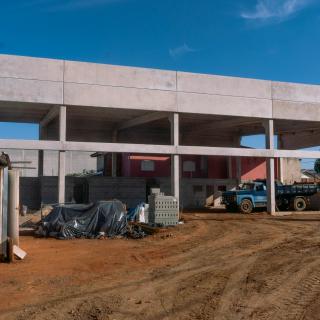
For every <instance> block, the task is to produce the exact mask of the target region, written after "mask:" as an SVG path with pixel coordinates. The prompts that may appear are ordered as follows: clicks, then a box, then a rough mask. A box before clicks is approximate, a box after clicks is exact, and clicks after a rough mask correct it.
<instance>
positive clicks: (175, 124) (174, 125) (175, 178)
mask: <svg viewBox="0 0 320 320" xmlns="http://www.w3.org/2000/svg"><path fill="white" fill-rule="evenodd" d="M170 125H171V144H172V145H174V146H178V145H179V114H178V113H173V114H172V115H171V117H170ZM171 193H172V195H173V196H174V197H175V198H176V199H177V200H178V202H179V203H180V157H179V155H176V154H175V155H171Z"/></svg>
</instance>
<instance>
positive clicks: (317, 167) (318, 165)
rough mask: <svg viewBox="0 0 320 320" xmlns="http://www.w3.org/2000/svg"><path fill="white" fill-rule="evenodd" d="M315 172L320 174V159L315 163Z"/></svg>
mask: <svg viewBox="0 0 320 320" xmlns="http://www.w3.org/2000/svg"><path fill="white" fill-rule="evenodd" d="M314 171H315V172H316V173H319V174H320V159H317V160H316V162H315V163H314Z"/></svg>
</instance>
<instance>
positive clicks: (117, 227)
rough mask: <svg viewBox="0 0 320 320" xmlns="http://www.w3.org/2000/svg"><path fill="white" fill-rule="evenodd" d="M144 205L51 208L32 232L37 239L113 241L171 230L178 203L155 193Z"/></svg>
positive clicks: (112, 203) (114, 202)
mask: <svg viewBox="0 0 320 320" xmlns="http://www.w3.org/2000/svg"><path fill="white" fill-rule="evenodd" d="M149 202H150V207H149V205H148V204H145V203H141V204H139V205H138V206H137V207H135V208H133V209H131V210H130V209H129V211H128V212H127V211H126V208H125V205H124V204H123V203H122V202H121V201H119V200H110V201H99V202H97V203H94V204H89V205H83V204H67V205H57V206H54V207H53V209H52V211H51V212H50V213H49V214H48V215H47V216H45V217H44V218H43V219H42V220H41V222H40V225H39V228H38V230H37V231H36V235H37V236H41V237H54V238H57V239H73V238H90V239H99V238H115V237H128V238H133V239H140V238H143V237H145V236H146V235H147V234H150V228H159V227H160V228H161V227H167V226H174V225H177V224H178V221H179V207H178V202H177V200H176V199H175V198H174V197H169V196H164V195H163V194H162V193H160V190H158V189H155V191H154V192H153V193H152V195H151V196H150V197H149Z"/></svg>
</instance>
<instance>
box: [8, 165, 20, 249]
mask: <svg viewBox="0 0 320 320" xmlns="http://www.w3.org/2000/svg"><path fill="white" fill-rule="evenodd" d="M8 173H9V175H8V196H9V197H8V237H10V238H11V239H12V242H13V244H15V245H16V246H19V207H20V197H19V180H20V175H19V171H18V170H9V172H8Z"/></svg>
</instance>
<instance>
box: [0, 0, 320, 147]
mask: <svg viewBox="0 0 320 320" xmlns="http://www.w3.org/2000/svg"><path fill="white" fill-rule="evenodd" d="M0 30H1V31H0V52H1V53H7V54H18V55H29V56H38V57H50V58H60V59H72V60H83V61H92V62H101V63H110V64H119V65H130V66H142V67H152V68H162V69H172V70H182V71H191V72H201V73H213V74H221V75H232V76H240V77H252V78H260V79H270V80H280V81H292V82H304V83H314V84H317V83H319V82H320V78H319V75H320V62H319V56H320V32H319V30H320V0H237V1H235V0H161V1H156V0H29V1H26V0H12V1H2V2H1V4H0ZM0 132H4V131H3V124H2V125H0ZM6 132H7V135H10V133H11V134H12V137H15V138H16V137H22V138H23V137H27V138H32V137H37V134H38V132H37V128H36V127H32V126H28V127H27V128H25V127H21V126H19V127H17V126H11V127H9V128H8V126H7V130H6ZM1 136H2V137H3V135H1ZM248 141H249V142H248V143H249V144H250V145H252V146H259V145H261V138H260V139H257V138H254V139H252V138H251V139H249V140H248ZM245 142H246V140H245Z"/></svg>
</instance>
